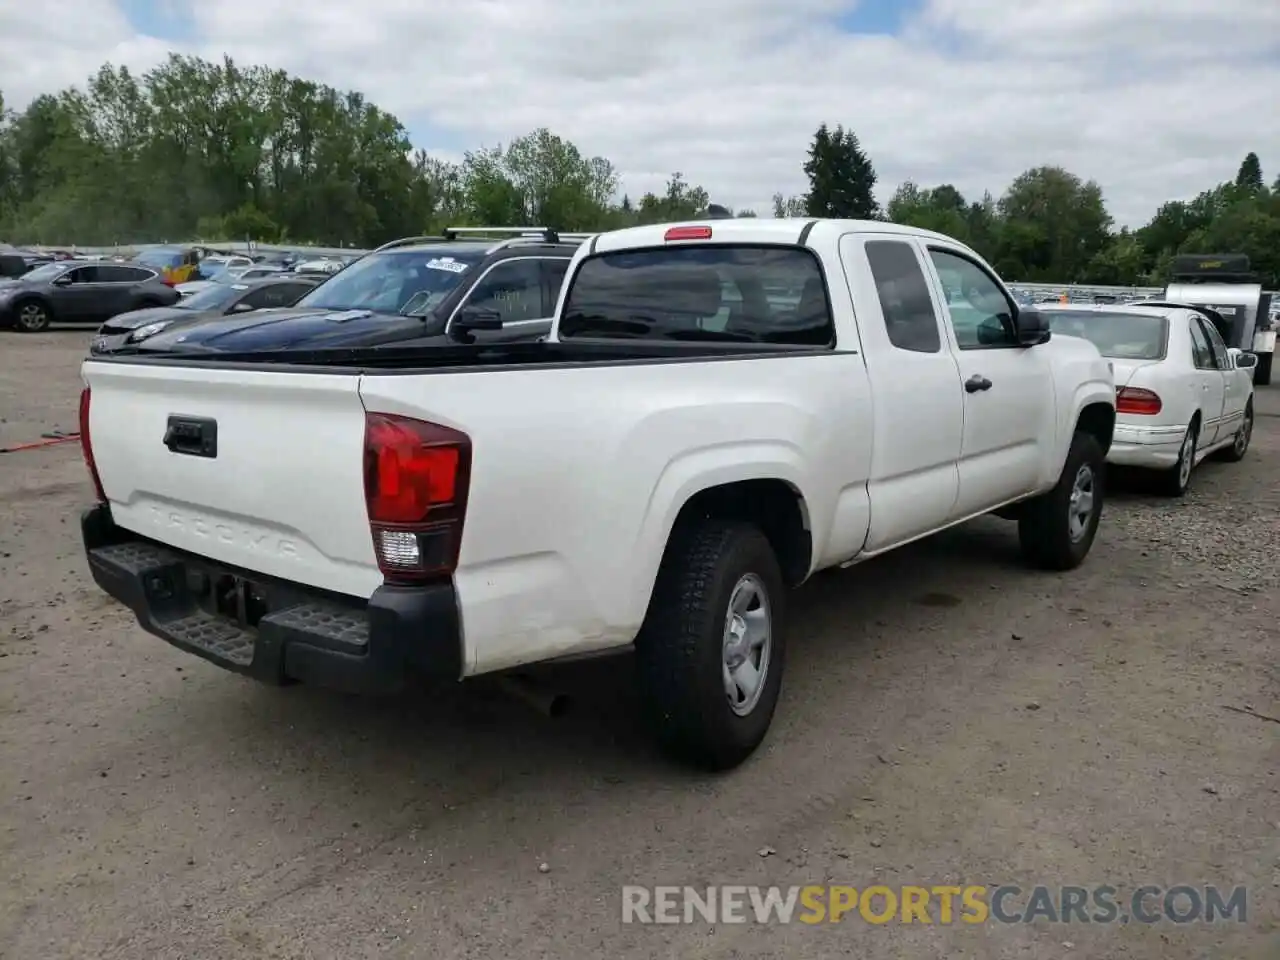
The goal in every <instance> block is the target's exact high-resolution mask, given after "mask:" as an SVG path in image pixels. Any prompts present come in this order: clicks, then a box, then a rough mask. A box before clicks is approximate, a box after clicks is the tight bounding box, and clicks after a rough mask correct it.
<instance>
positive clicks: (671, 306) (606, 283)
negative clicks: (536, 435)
mask: <svg viewBox="0 0 1280 960" xmlns="http://www.w3.org/2000/svg"><path fill="white" fill-rule="evenodd" d="M570 283H571V286H570V287H569V290H568V293H567V295H566V297H565V304H564V310H563V311H561V318H560V326H559V337H560V339H562V340H569V339H608V340H613V339H645V340H695V341H696V340H705V341H725V342H730V343H732V342H739V343H773V344H784V345H795V346H808V347H821V346H831V345H833V344H834V342H835V325H834V324H833V323H832V319H831V304H830V301H829V300H828V297H827V288H826V284H825V282H824V281H823V276H822V270H821V268H820V267H819V265H818V261H817V258H816V257H815V256H814V255H813V253H811V252H810V251H808V250H805V249H803V248H800V247H781V246H760V245H748V244H719V245H710V244H709V245H706V246H702V245H697V246H693V245H690V246H672V247H661V248H655V249H643V250H620V251H615V252H611V253H602V254H598V255H596V256H594V257H591V258H589V259H587V260H584V261H583V262H582V265H581V266H580V267H579V268H578V270H577V272H576V273H575V274H574V276H573V277H572V279H571V281H570Z"/></svg>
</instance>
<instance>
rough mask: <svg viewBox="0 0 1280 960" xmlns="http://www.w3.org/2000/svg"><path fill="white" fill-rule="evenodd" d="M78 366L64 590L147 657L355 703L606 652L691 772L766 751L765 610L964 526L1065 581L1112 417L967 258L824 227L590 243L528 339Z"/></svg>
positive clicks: (1091, 364) (913, 231) (677, 233)
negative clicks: (73, 541)
mask: <svg viewBox="0 0 1280 960" xmlns="http://www.w3.org/2000/svg"><path fill="white" fill-rule="evenodd" d="M380 256H384V257H385V256H390V257H392V258H401V257H402V258H406V259H407V260H408V261H409V262H410V263H414V264H416V265H417V266H424V265H425V264H426V263H429V262H431V260H432V259H435V258H436V257H437V256H439V252H438V251H435V250H423V249H417V250H408V249H403V248H402V249H397V250H392V251H388V252H387V253H386V254H383V255H380ZM450 256H456V255H455V254H452V253H451V254H450ZM379 264H380V261H379V260H378V257H376V256H371V257H369V258H366V259H365V260H361V261H359V262H357V263H355V264H353V265H352V266H351V267H350V268H348V271H347V272H344V274H342V275H339V276H338V277H335V278H334V279H333V280H330V281H329V282H328V283H326V284H324V285H323V286H321V287H319V288H317V290H316V291H315V292H314V293H313V294H312V295H311V296H313V297H315V296H318V295H320V294H322V293H323V292H325V291H326V290H328V291H329V292H330V293H331V294H332V293H333V290H334V289H337V288H339V287H341V286H342V281H343V280H351V282H352V283H353V284H358V283H359V280H358V278H359V277H360V275H361V273H364V274H365V277H366V280H370V281H371V280H372V279H373V278H374V277H382V276H387V277H390V276H391V272H390V271H391V268H390V266H382V265H379ZM507 266H508V262H507V260H502V261H499V262H497V263H494V264H492V265H491V267H490V268H489V269H492V270H495V271H496V270H498V269H503V268H505V267H507ZM428 269H431V270H438V272H449V271H445V270H439V269H438V268H437V267H430V268H428ZM458 269H459V270H462V269H463V268H462V267H459V268H458ZM466 269H467V270H468V271H469V270H470V269H474V268H472V267H467V268H466ZM384 271H385V272H384ZM396 273H397V274H398V275H400V276H403V277H405V278H407V277H408V271H407V270H406V271H402V270H400V268H397V270H396ZM415 279H421V278H415ZM375 286H376V287H377V288H378V289H381V285H380V284H378V285H375ZM944 286H948V287H953V288H955V289H958V290H962V291H964V300H963V302H962V303H961V304H960V305H959V306H960V307H962V308H963V309H964V311H966V316H964V317H963V318H957V317H956V316H955V315H954V313H953V311H952V310H951V309H950V308H949V307H948V306H947V304H946V301H945V298H944V297H943V295H942V291H943V288H944ZM330 288H333V289H330ZM348 289H362V288H361V287H359V286H357V287H352V288H348ZM423 292H425V293H426V294H427V295H428V298H429V297H430V296H431V295H433V294H434V293H435V292H436V291H434V290H426V291H423ZM415 295H416V294H415ZM399 300H400V295H398V294H397V295H395V296H392V295H390V294H387V299H386V302H388V303H391V302H398V301H399ZM375 302H378V303H382V302H383V301H382V300H381V299H378V300H376V301H375ZM855 304H856V310H855ZM971 313H972V314H977V315H978V322H977V323H976V324H973V323H972V317H970V316H969V315H968V314H971ZM340 316H341V315H338V318H337V319H333V320H332V321H331V322H333V323H335V324H341V323H342V320H341V319H340ZM244 319H245V320H246V321H247V320H250V319H251V318H249V317H246V318H244ZM971 333H975V334H976V342H973V343H972V344H970V343H969V337H970V334H971ZM162 335H163V334H162ZM83 376H84V379H85V382H86V384H87V386H86V389H85V391H84V393H83V395H82V398H81V429H80V435H81V438H82V443H83V449H84V454H85V459H86V463H87V465H88V467H89V472H90V476H91V477H92V480H93V484H94V489H95V491H96V497H97V500H98V503H97V505H96V506H94V507H93V508H92V509H90V510H89V511H87V512H86V514H85V515H84V517H83V521H82V530H83V539H84V545H85V549H86V551H87V555H88V562H89V567H90V569H91V571H92V573H93V577H94V579H95V581H96V582H97V583H98V585H99V586H100V587H101V588H102V589H103V590H105V591H106V592H107V593H108V594H110V595H111V596H113V597H115V598H116V599H117V600H119V601H120V602H122V603H123V604H126V605H127V606H129V607H130V608H131V609H132V610H133V611H134V613H135V614H136V615H137V617H138V620H139V622H140V624H141V625H142V626H143V627H144V628H145V629H147V630H149V631H150V632H152V633H153V634H156V635H158V636H160V637H162V638H164V639H166V640H167V641H169V642H170V643H173V644H174V645H176V646H178V647H180V648H182V649H184V650H187V651H189V652H191V653H194V654H196V655H198V656H201V657H204V658H205V659H207V660H209V661H211V662H213V663H216V664H219V665H221V666H223V667H225V668H227V669H229V670H233V671H236V672H239V673H242V674H247V675H249V676H252V677H255V678H257V679H260V680H263V681H266V682H271V683H280V682H284V681H285V680H286V679H297V680H302V681H305V682H315V683H320V684H327V685H330V686H334V687H339V688H345V689H351V690H360V691H386V690H394V689H397V688H399V686H400V684H401V683H402V682H403V680H404V678H405V676H406V674H408V673H411V672H413V673H422V674H425V675H426V676H428V677H431V678H435V679H450V680H457V679H459V678H462V677H470V676H474V675H477V674H484V673H493V672H497V671H507V670H515V669H519V668H521V667H523V666H525V665H528V664H533V663H538V662H542V661H550V660H556V659H560V658H564V657H572V656H578V655H588V654H599V653H604V652H609V651H619V650H631V649H634V651H635V654H636V666H637V675H638V677H639V679H640V681H641V684H642V689H643V692H644V702H645V703H646V705H647V708H648V711H649V715H650V718H651V720H652V722H653V724H654V726H655V728H656V730H657V733H658V735H659V737H660V739H661V741H662V743H663V744H664V745H665V746H666V747H667V748H668V749H670V750H671V751H672V752H673V753H674V754H676V755H678V756H680V757H682V758H685V759H689V760H692V761H695V762H697V763H699V764H701V765H704V766H707V767H711V768H725V767H731V766H733V765H735V764H737V763H740V762H741V761H742V760H744V759H745V758H746V757H747V756H748V755H749V754H750V753H751V752H752V751H753V750H754V749H755V748H756V746H757V745H758V744H759V743H760V742H761V741H762V739H763V738H764V736H765V734H766V732H767V730H768V728H769V725H770V722H771V719H772V716H773V713H774V708H775V705H776V704H777V702H778V695H779V691H780V689H781V683H782V671H783V665H784V662H785V653H786V606H785V604H786V598H785V595H784V588H785V587H787V586H789V585H793V584H797V583H800V582H801V581H804V580H805V579H806V578H807V577H809V576H810V575H811V574H813V573H814V572H815V571H818V570H821V569H824V568H828V567H834V566H843V565H848V564H851V563H856V562H858V561H860V560H864V559H867V558H870V557H874V556H877V555H879V554H882V553H884V552H886V551H888V550H891V549H893V548H895V547H898V546H900V545H902V544H906V543H910V542H912V541H914V540H916V539H918V538H920V537H922V536H925V535H928V534H930V533H933V532H935V531H938V530H942V529H944V528H947V527H950V526H952V525H954V524H957V523H961V522H963V521H965V520H967V519H969V518H970V517H975V516H979V515H982V514H987V513H992V512H996V513H998V514H999V515H1001V516H1006V517H1010V518H1016V519H1017V522H1018V529H1019V535H1020V540H1021V544H1022V550H1023V552H1024V554H1025V555H1026V557H1027V559H1028V561H1029V562H1030V563H1032V564H1034V565H1035V566H1037V567H1044V568H1048V569H1053V570H1064V569H1070V568H1073V567H1075V566H1077V565H1079V564H1080V563H1082V562H1083V561H1084V560H1085V557H1086V555H1087V554H1088V552H1089V548H1090V546H1091V544H1092V542H1093V540H1094V536H1095V533H1096V531H1097V528H1098V522H1099V518H1100V516H1101V511H1102V507H1103V500H1102V498H1103V486H1102V485H1101V482H1100V480H1101V473H1102V470H1103V462H1104V458H1105V456H1106V452H1107V450H1108V449H1109V447H1110V445H1111V438H1112V429H1113V424H1114V421H1115V386H1114V382H1113V380H1112V375H1111V371H1110V368H1109V367H1108V365H1107V361H1105V360H1104V359H1103V358H1102V357H1101V356H1100V355H1099V353H1098V350H1097V348H1096V347H1094V346H1093V345H1092V344H1091V343H1088V342H1087V341H1084V340H1080V339H1077V338H1073V337H1056V336H1053V335H1052V334H1051V333H1050V331H1049V329H1048V326H1047V321H1046V319H1045V317H1044V315H1042V314H1040V313H1038V312H1036V311H1035V310H1031V309H1020V308H1019V307H1018V306H1017V305H1016V304H1015V303H1014V301H1013V299H1012V298H1011V296H1010V295H1009V293H1008V291H1007V289H1006V288H1005V286H1004V284H1002V283H1001V282H1000V280H999V279H998V278H997V277H996V275H995V274H994V273H993V272H992V270H991V268H990V267H989V266H988V265H987V264H986V263H985V262H984V261H983V260H982V259H981V258H980V257H979V256H978V255H977V254H975V253H974V252H973V251H972V250H970V249H968V248H967V247H965V246H963V245H961V244H960V243H957V242H956V241H954V240H951V239H949V238H947V237H945V236H942V235H940V234H936V233H931V232H928V231H924V230H920V229H917V228H912V227H903V226H897V225H893V224H887V223H882V222H859V221H838V220H784V219H779V220H757V219H742V220H714V221H710V222H707V221H703V222H694V223H682V224H676V225H654V226H645V227H637V228H633V229H629V230H622V231H617V232H613V233H606V234H602V235H600V236H598V237H596V238H594V239H592V240H590V241H589V242H587V243H584V244H582V245H581V246H580V247H579V249H578V251H577V253H576V254H575V258H574V262H573V264H572V266H571V267H570V270H569V274H568V279H567V281H566V282H565V286H564V293H563V295H562V298H561V301H560V303H559V307H558V310H557V312H556V315H555V319H554V327H553V330H552V333H551V336H550V340H549V341H548V342H543V343H515V344H497V345H495V344H480V343H477V344H474V345H470V346H466V345H460V346H455V347H452V348H448V349H439V348H438V347H432V348H427V349H424V348H421V347H404V346H399V345H397V346H391V347H387V346H383V347H376V348H372V349H349V348H344V349H341V350H325V349H314V350H303V351H288V350H262V351H255V350H243V351H240V352H235V353H227V354H203V355H194V354H177V353H170V354H163V355H156V354H152V355H150V356H147V357H138V356H128V355H126V356H112V357H103V358H90V359H89V360H88V361H87V362H86V363H85V365H84V367H83ZM246 478H249V480H246ZM855 655H856V654H855Z"/></svg>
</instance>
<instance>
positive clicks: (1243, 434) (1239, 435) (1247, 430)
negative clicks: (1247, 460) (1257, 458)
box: [1235, 410, 1253, 457]
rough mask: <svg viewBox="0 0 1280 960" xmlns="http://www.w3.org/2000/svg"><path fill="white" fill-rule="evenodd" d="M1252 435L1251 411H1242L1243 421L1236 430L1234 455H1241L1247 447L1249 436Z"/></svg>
mask: <svg viewBox="0 0 1280 960" xmlns="http://www.w3.org/2000/svg"><path fill="white" fill-rule="evenodd" d="M1252 435H1253V411H1252V410H1246V411H1245V412H1244V423H1242V424H1240V429H1239V430H1238V431H1236V444H1235V446H1236V456H1237V457H1243V456H1244V452H1245V451H1246V450H1248V449H1249V438H1250V437H1251V436H1252Z"/></svg>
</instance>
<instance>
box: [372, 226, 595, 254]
mask: <svg viewBox="0 0 1280 960" xmlns="http://www.w3.org/2000/svg"><path fill="white" fill-rule="evenodd" d="M594 236H595V234H594V233H560V232H559V231H557V230H553V229H551V228H550V227H445V229H444V232H443V233H441V234H439V235H432V236H421V237H401V238H400V239H398V240H391V241H389V242H387V243H384V244H383V245H382V246H380V247H375V248H374V249H373V250H371V251H369V252H370V253H381V252H382V251H383V250H394V249H395V248H396V247H410V246H416V245H417V244H420V243H449V242H451V241H455V240H475V241H483V240H498V239H499V238H501V240H500V242H499V243H498V244H497V246H495V247H494V249H495V250H497V249H500V248H502V247H507V246H512V245H514V244H517V243H583V242H585V241H587V240H589V239H591V238H592V237H594Z"/></svg>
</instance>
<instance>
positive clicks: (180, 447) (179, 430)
mask: <svg viewBox="0 0 1280 960" xmlns="http://www.w3.org/2000/svg"><path fill="white" fill-rule="evenodd" d="M164 445H165V446H166V447H168V448H169V450H170V452H172V453H183V454H186V455H187V456H189V457H208V458H210V459H213V458H215V457H217V456H218V421H217V420H210V419H209V418H208V417H179V416H176V415H173V414H170V415H169V424H168V426H167V427H165V431H164Z"/></svg>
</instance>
